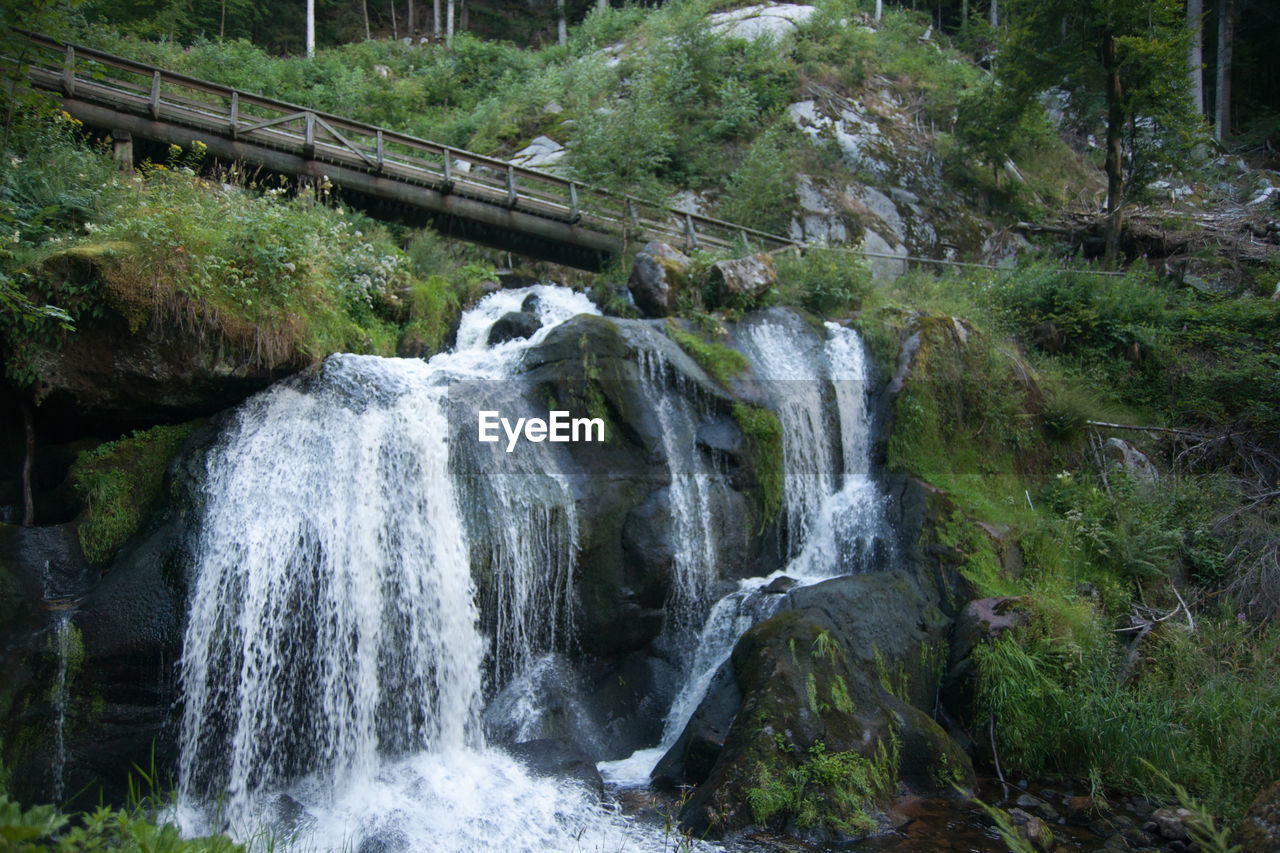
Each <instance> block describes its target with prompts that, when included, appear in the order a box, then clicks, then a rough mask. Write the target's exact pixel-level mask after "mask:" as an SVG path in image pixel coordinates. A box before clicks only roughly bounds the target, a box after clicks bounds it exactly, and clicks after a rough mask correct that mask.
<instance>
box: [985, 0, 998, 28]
mask: <svg viewBox="0 0 1280 853" xmlns="http://www.w3.org/2000/svg"><path fill="white" fill-rule="evenodd" d="M987 23H989V24H991V29H993V30H994V29H995V28H996V27H998V26H1000V2H999V0H991V8H990V9H988V10H987Z"/></svg>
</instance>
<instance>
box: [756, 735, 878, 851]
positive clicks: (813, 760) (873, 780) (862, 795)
mask: <svg viewBox="0 0 1280 853" xmlns="http://www.w3.org/2000/svg"><path fill="white" fill-rule="evenodd" d="M779 749H780V750H782V751H786V752H789V751H790V750H789V749H787V748H786V746H785V744H782V743H780V744H779ZM897 766H898V740H897V737H896V736H894V737H892V738H891V743H890V747H889V748H888V749H886V748H885V744H884V742H883V741H881V742H880V743H879V744H877V750H876V755H875V757H874V758H863V757H862V756H861V755H858V754H857V753H856V752H827V749H826V746H825V745H824V744H823V743H822V742H821V741H819V742H818V743H815V744H814V745H813V746H812V747H811V748H810V749H809V751H808V754H807V755H806V756H805V758H804V759H803V760H802V761H801V762H800V763H799V764H798V765H797V766H794V767H791V768H789V769H787V770H785V771H783V772H782V774H781V775H780V776H779V775H775V773H774V772H771V771H770V770H769V769H768V768H767V767H766V766H765V765H764V764H763V763H760V764H758V765H757V766H756V770H755V779H754V782H755V784H754V785H753V786H752V787H751V788H749V789H747V792H746V798H747V803H748V805H750V807H751V813H752V816H753V817H754V818H755V820H756V822H757V823H761V824H765V825H769V824H774V823H780V822H782V821H783V820H785V819H787V818H791V819H794V820H795V822H796V825H797V826H799V827H800V828H802V829H812V828H822V829H826V830H828V831H834V832H836V833H839V834H842V835H845V836H855V835H866V834H867V833H869V832H871V831H872V830H874V829H875V821H874V820H873V819H872V818H871V816H870V815H868V814H867V811H866V809H867V806H868V805H869V804H871V803H873V802H875V801H876V800H880V799H883V798H885V797H887V796H889V794H891V793H892V791H893V788H894V786H895V785H896V784H897Z"/></svg>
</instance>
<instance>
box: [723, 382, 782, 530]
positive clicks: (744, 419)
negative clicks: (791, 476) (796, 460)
mask: <svg viewBox="0 0 1280 853" xmlns="http://www.w3.org/2000/svg"><path fill="white" fill-rule="evenodd" d="M733 419H734V421H736V422H737V424H738V429H740V430H742V434H743V435H744V436H746V438H747V445H748V447H749V448H750V449H751V467H752V469H753V470H754V471H755V475H756V485H757V490H756V511H757V512H758V513H759V515H760V524H761V526H764V525H765V524H768V523H769V522H770V521H772V520H773V519H775V518H777V517H778V513H779V512H781V511H782V490H783V466H782V424H780V423H779V422H778V416H777V415H775V414H774V413H773V412H771V411H769V410H768V409H766V408H764V407H762V406H756V405H753V404H751V403H742V402H737V403H734V404H733Z"/></svg>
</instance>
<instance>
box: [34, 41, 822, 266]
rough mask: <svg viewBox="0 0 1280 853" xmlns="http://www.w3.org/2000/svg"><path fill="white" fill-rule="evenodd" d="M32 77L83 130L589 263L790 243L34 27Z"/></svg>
mask: <svg viewBox="0 0 1280 853" xmlns="http://www.w3.org/2000/svg"><path fill="white" fill-rule="evenodd" d="M26 38H27V40H28V42H29V43H30V45H31V47H32V49H33V56H32V57H31V58H30V60H29V62H30V64H29V75H30V79H31V82H32V84H33V85H34V86H36V87H38V88H41V89H46V90H49V91H54V92H58V93H59V94H61V95H62V102H63V107H64V109H66V110H67V112H68V113H70V114H71V115H73V116H75V117H76V118H77V119H79V120H80V121H83V122H84V123H85V124H86V125H88V126H91V127H97V128H101V129H104V130H124V131H129V132H130V133H131V134H132V135H133V136H134V137H137V138H140V139H144V140H151V141H154V142H158V143H163V144H177V145H182V146H189V145H191V144H192V143H193V142H195V141H196V140H199V141H202V142H203V143H204V144H205V145H207V146H208V148H209V151H210V153H211V154H213V155H214V156H215V157H218V158H220V159H223V160H228V161H236V162H244V163H246V164H249V165H253V166H257V167H261V168H265V169H268V170H270V171H273V172H278V173H281V174H284V175H289V176H295V177H301V178H312V179H316V180H321V179H324V178H327V179H328V180H329V182H330V183H331V184H333V185H334V186H335V187H337V188H339V189H341V190H342V191H343V194H344V196H345V197H348V198H350V199H351V200H352V201H353V203H356V204H359V205H360V206H362V207H364V208H366V209H367V210H368V211H369V212H370V213H371V214H372V215H375V216H380V217H384V218H395V219H401V220H407V221H411V222H432V223H433V224H435V225H436V226H437V227H438V228H440V229H441V230H442V231H445V232H447V233H450V234H452V235H453V236H457V237H460V238H462V239H467V240H472V241H475V242H480V243H486V244H489V245H493V246H498V247H499V248H504V249H508V250H510V251H514V252H518V253H520V254H524V255H530V256H534V257H541V258H545V259H549V260H554V261H557V262H560V263H565V264H569V265H572V266H577V267H581V268H584V269H596V268H599V266H601V265H602V263H604V261H605V260H606V259H607V258H609V257H611V256H615V255H617V254H619V253H621V252H623V251H624V250H625V249H626V248H627V247H628V246H629V245H636V244H640V243H643V242H646V241H648V240H663V241H665V242H668V243H673V244H676V245H681V246H684V247H685V248H686V249H692V248H698V247H701V248H706V249H721V248H729V247H731V246H735V245H741V244H742V243H746V244H747V245H750V246H753V247H754V248H758V249H764V250H766V251H772V250H775V249H779V248H784V247H789V246H794V245H797V244H796V243H795V242H794V241H792V240H790V239H788V238H786V237H780V236H777V235H773V234H767V233H764V232H761V231H756V230H753V229H750V228H745V227H742V226H739V225H735V224H733V223H730V222H725V221H722V220H718V219H714V218H711V217H707V216H701V215H698V214H693V213H687V212H684V211H680V210H676V209H674V208H670V207H666V206H664V205H660V204H655V203H653V202H648V201H644V200H642V199H638V198H634V197H630V196H622V195H617V194H614V193H610V192H607V191H605V190H601V189H598V188H595V187H591V186H588V185H584V184H581V183H578V182H577V181H572V180H569V179H566V178H561V177H558V176H555V175H550V174H547V173H546V172H540V171H537V170H535V169H529V168H524V167H521V166H516V165H514V164H512V163H509V162H507V161H505V160H500V159H497V158H494V157H486V156H484V155H482V154H475V153H473V152H470V151H465V150H462V149H458V148H451V147H449V146H445V145H440V144H437V143H434V142H429V141H427V140H424V139H418V138H416V137H413V136H409V135H407V134H403V133H397V132H395V131H391V130H386V129H384V128H379V127H375V126H373V125H367V124H363V123H361V122H355V121H351V120H349V119H346V118H343V117H341V116H335V115H330V114H328V113H322V112H318V111H316V110H311V109H308V108H306V107H300V106H297V105H294V104H289V103H285V102H283V101H276V100H272V99H270V98H264V97H262V96H260V95H255V94H252V93H248V92H242V91H239V90H236V89H232V88H230V87H227V86H222V85H219V84H217V83H211V82H208V81H206V80H199V79H197V78H194V77H188V76H186V75H184V74H177V73H174V72H171V71H166V70H164V69H161V68H156V67H154V66H150V65H146V64H144V63H140V62H135V61H133V60H131V59H126V58H124V57H120V56H115V55H113V54H109V53H106V52H103V51H99V50H94V49H92V48H87V47H82V46H79V45H71V44H66V43H63V42H59V41H56V40H54V39H50V38H47V37H45V36H41V35H37V34H34V33H28V34H26Z"/></svg>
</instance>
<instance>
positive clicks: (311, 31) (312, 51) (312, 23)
mask: <svg viewBox="0 0 1280 853" xmlns="http://www.w3.org/2000/svg"><path fill="white" fill-rule="evenodd" d="M315 55H316V0H307V56H315Z"/></svg>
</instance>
